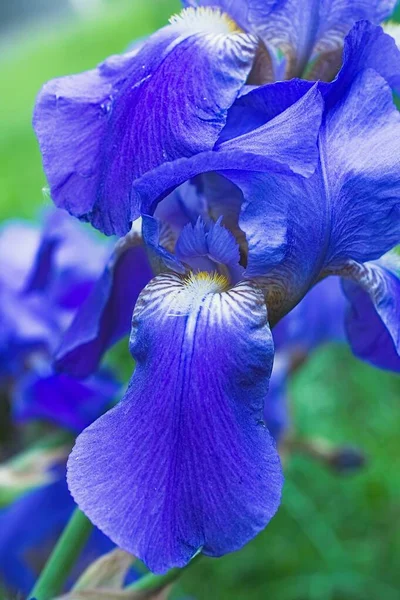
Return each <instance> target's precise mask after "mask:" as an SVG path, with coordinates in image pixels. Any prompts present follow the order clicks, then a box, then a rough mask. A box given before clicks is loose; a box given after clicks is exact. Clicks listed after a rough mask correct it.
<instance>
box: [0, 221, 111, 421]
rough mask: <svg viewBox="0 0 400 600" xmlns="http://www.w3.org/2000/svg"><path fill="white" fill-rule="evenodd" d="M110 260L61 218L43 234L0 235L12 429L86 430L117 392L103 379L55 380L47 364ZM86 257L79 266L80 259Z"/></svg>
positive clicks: (0, 354) (19, 226) (12, 230)
mask: <svg viewBox="0 0 400 600" xmlns="http://www.w3.org/2000/svg"><path fill="white" fill-rule="evenodd" d="M106 254H108V249H107V247H105V246H104V244H102V243H100V242H98V241H96V240H94V239H93V238H92V237H91V236H88V234H87V233H86V232H84V231H83V229H82V227H81V226H79V225H78V223H76V221H75V220H74V219H72V218H71V217H70V216H69V215H67V214H66V213H63V212H62V211H54V212H52V213H50V214H49V215H48V217H47V219H46V223H45V226H44V228H43V231H40V230H39V228H38V227H36V226H34V225H29V224H26V223H11V224H6V225H5V226H3V228H2V231H1V232H0V267H1V269H0V317H1V324H2V326H1V330H0V378H1V380H2V385H4V386H6V387H7V389H9V390H11V404H12V416H13V418H14V421H16V422H24V421H27V420H32V419H35V418H36V419H44V420H49V421H51V422H54V423H57V424H58V425H61V426H62V427H66V428H68V429H71V430H72V431H74V432H79V431H81V430H82V429H83V428H84V427H86V426H87V425H89V424H90V423H91V422H92V421H93V420H94V419H95V418H96V417H97V416H98V415H99V414H101V412H102V411H103V410H104V409H105V407H106V406H107V405H110V404H111V402H112V400H113V398H114V397H115V395H116V393H117V392H118V390H119V384H118V383H117V382H116V380H115V378H114V376H113V375H112V374H111V373H109V372H108V371H105V370H104V371H99V372H97V373H95V374H93V375H91V377H89V378H88V379H86V380H85V381H77V380H76V379H74V378H72V377H70V376H68V375H65V374H61V375H60V374H57V373H54V372H53V370H52V368H51V357H52V354H53V352H54V351H55V349H56V348H57V346H58V344H59V341H60V338H61V335H62V333H63V332H64V330H65V328H66V327H67V326H68V325H69V324H70V322H71V319H72V317H73V315H74V313H75V311H76V310H77V308H78V307H79V306H80V305H81V304H82V302H84V301H85V300H86V298H87V296H88V294H89V293H90V291H91V289H92V287H93V286H94V284H95V281H96V279H97V278H98V277H99V275H100V272H101V270H102V268H103V266H104V263H105V261H106ZM82 257H84V259H82Z"/></svg>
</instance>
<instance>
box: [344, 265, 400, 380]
mask: <svg viewBox="0 0 400 600" xmlns="http://www.w3.org/2000/svg"><path fill="white" fill-rule="evenodd" d="M339 272H341V274H342V276H343V277H345V279H344V281H343V289H344V291H345V293H346V296H347V298H348V300H349V301H350V308H349V311H348V313H347V317H346V327H347V334H348V337H349V341H350V344H351V347H352V350H353V352H354V354H355V355H356V356H358V357H359V358H361V359H362V360H366V361H367V362H371V363H372V364H373V365H375V366H377V367H379V368H381V369H389V370H391V371H396V372H400V279H399V273H400V269H399V261H398V257H395V256H394V255H393V256H392V257H390V255H389V256H388V257H384V258H383V259H381V261H378V262H376V263H366V264H365V265H359V264H356V263H354V262H353V263H349V264H348V265H347V266H346V267H343V268H342V269H341V270H340V271H339Z"/></svg>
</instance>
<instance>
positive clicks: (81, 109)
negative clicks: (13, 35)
mask: <svg viewBox="0 0 400 600" xmlns="http://www.w3.org/2000/svg"><path fill="white" fill-rule="evenodd" d="M216 18H217V21H218V18H219V21H218V23H217V26H216V27H217V29H218V32H217V33H216V31H215V27H213V24H212V23H211V25H210V27H209V30H208V24H207V22H206V20H204V19H203V20H202V21H201V22H199V23H197V21H196V20H195V21H194V22H190V23H186V22H185V21H184V19H180V18H178V19H177V20H176V22H175V23H173V24H171V25H169V26H167V27H164V28H163V29H161V30H160V31H159V32H157V33H155V34H154V35H153V36H151V37H150V38H148V40H147V41H146V42H145V43H144V44H143V46H141V48H140V49H139V50H134V51H132V52H130V53H127V54H125V55H121V56H116V57H111V58H109V59H108V60H107V61H105V62H104V63H102V64H101V65H99V67H98V68H97V69H94V70H92V71H88V72H86V73H82V74H80V75H73V76H69V77H64V78H60V79H55V80H53V81H50V82H49V83H47V84H46V85H45V86H44V87H43V89H42V91H41V93H40V94H39V97H38V100H37V104H36V109H35V115H34V127H35V131H36V134H37V137H38V139H39V144H40V148H41V151H42V155H43V164H44V169H45V172H46V175H47V178H48V181H49V184H50V189H51V194H52V197H53V200H54V202H55V203H56V205H57V206H60V207H63V208H66V209H67V210H68V211H69V212H70V213H71V214H73V215H75V216H77V217H79V218H82V219H84V220H89V221H90V222H91V223H92V224H93V225H94V226H95V227H97V228H99V229H100V230H101V231H103V232H104V233H106V234H108V235H110V234H113V233H116V234H118V235H125V234H126V233H127V232H128V231H129V228H130V224H131V222H132V221H133V220H135V219H136V218H137V217H138V216H140V212H139V210H140V207H139V206H138V205H137V203H136V198H135V196H132V194H131V188H132V184H133V182H134V181H135V180H136V179H137V178H138V177H140V176H141V175H143V174H144V173H146V172H151V171H152V170H153V169H155V168H156V167H158V166H159V165H161V164H163V163H168V162H171V161H174V160H176V159H178V158H181V157H190V156H193V155H195V154H197V153H199V152H204V151H207V150H211V149H212V148H213V146H214V144H215V142H216V140H217V138H218V135H219V133H220V131H221V129H222V127H223V126H224V124H225V121H226V116H227V111H228V109H229V107H230V106H231V105H232V104H233V102H234V100H235V98H236V96H237V94H238V93H239V91H240V90H241V88H242V86H243V85H244V83H245V81H246V78H247V75H248V73H249V71H250V69H251V64H252V59H253V54H254V42H253V41H252V40H250V38H249V36H247V35H245V34H242V33H238V32H232V31H229V27H228V25H227V24H225V23H224V22H223V19H222V18H221V17H220V15H217V17H216ZM219 31H220V33H219Z"/></svg>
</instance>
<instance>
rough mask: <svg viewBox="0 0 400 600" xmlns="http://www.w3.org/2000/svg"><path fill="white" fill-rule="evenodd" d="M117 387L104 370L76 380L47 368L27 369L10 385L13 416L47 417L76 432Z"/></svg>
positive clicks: (94, 416)
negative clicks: (13, 384) (81, 379)
mask: <svg viewBox="0 0 400 600" xmlns="http://www.w3.org/2000/svg"><path fill="white" fill-rule="evenodd" d="M119 388H120V385H119V383H117V381H116V380H115V378H114V377H113V376H112V375H111V373H109V372H108V371H100V372H99V373H96V375H93V376H92V377H89V378H88V379H86V380H85V381H79V380H77V379H73V378H72V377H69V376H68V375H64V374H55V373H53V372H51V370H50V369H47V368H41V369H38V370H31V371H30V372H29V373H27V374H26V375H25V376H23V377H21V378H19V380H18V382H17V384H16V387H15V388H14V391H13V398H12V408H13V418H14V419H15V421H16V422H20V423H24V422H26V421H31V420H33V419H36V420H44V421H50V422H52V423H56V424H57V425H59V426H60V427H63V428H66V429H71V430H72V431H74V432H77V433H79V432H80V431H82V430H83V429H85V427H87V426H88V425H90V424H91V423H93V421H94V420H95V419H97V418H98V417H99V416H100V415H101V414H102V413H103V412H104V410H105V409H106V407H107V406H111V404H112V402H113V400H114V399H115V396H116V394H117V392H118V391H119Z"/></svg>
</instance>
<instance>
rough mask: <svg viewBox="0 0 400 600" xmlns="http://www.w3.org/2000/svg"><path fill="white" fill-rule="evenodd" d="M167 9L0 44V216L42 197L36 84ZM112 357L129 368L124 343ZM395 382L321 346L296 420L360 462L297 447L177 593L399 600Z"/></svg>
mask: <svg viewBox="0 0 400 600" xmlns="http://www.w3.org/2000/svg"><path fill="white" fill-rule="evenodd" d="M176 10H179V4H178V2H177V1H176V2H173V1H172V0H158V2H157V3H154V2H141V1H139V0H136V1H130V2H124V1H122V0H120V1H116V2H113V3H112V4H110V7H109V8H108V9H107V11H106V12H104V13H102V14H101V15H99V16H98V17H96V19H95V20H90V21H89V20H88V21H84V22H73V23H69V24H64V25H62V26H61V25H58V26H54V27H53V28H51V29H47V30H41V31H38V32H36V33H33V34H32V33H31V32H30V31H26V34H25V35H23V36H21V37H20V38H18V40H17V41H15V42H14V43H10V44H8V45H7V46H6V45H3V46H4V47H3V48H2V53H1V56H0V80H1V81H2V83H3V86H2V88H3V91H2V94H0V165H1V166H0V222H2V221H3V220H5V219H7V218H15V217H26V218H34V217H35V215H36V214H37V212H38V209H39V208H40V207H41V206H43V205H45V204H46V203H49V200H48V199H47V198H46V197H45V195H43V193H42V188H43V187H44V186H45V179H44V176H43V173H42V169H41V163H40V155H39V151H38V148H37V145H36V141H35V138H34V135H33V132H32V130H31V124H30V121H31V113H32V107H33V103H34V98H35V95H36V93H37V91H38V89H39V88H40V86H41V84H42V83H44V82H45V81H46V80H47V79H49V78H51V77H55V76H59V75H64V74H68V73H72V72H79V71H81V70H84V69H87V68H91V67H92V66H94V65H95V64H96V63H98V62H99V61H101V60H102V59H103V58H104V57H106V56H107V55H109V54H112V53H115V52H120V51H122V50H123V49H124V48H125V47H126V46H127V45H128V44H129V42H130V41H132V40H133V39H135V38H138V37H140V36H142V35H145V34H147V33H150V32H151V31H153V30H154V29H156V28H157V27H159V26H161V25H163V24H164V23H165V22H166V20H167V18H168V16H169V15H170V14H171V13H172V12H174V11H176ZM16 251H17V249H16ZM114 362H118V364H120V365H122V370H123V371H124V372H129V370H130V368H131V363H130V358H129V355H128V353H127V350H126V344H125V343H124V344H122V345H120V347H119V349H118V361H115V359H114ZM399 391H400V385H399V379H398V378H397V377H395V376H392V375H390V374H386V373H382V372H379V371H377V370H375V369H373V368H371V367H369V366H367V365H364V364H361V363H360V362H358V361H357V360H356V359H355V358H353V357H352V355H351V353H350V351H349V350H348V349H347V348H346V347H340V346H337V347H327V348H324V349H322V350H320V351H318V353H317V354H315V355H314V356H313V357H312V358H311V360H310V361H309V363H308V364H307V365H306V366H305V367H304V368H303V369H302V371H301V372H300V373H299V374H298V375H297V377H296V378H295V380H294V381H293V382H292V385H291V391H290V396H291V402H292V409H293V422H294V428H295V429H296V431H298V432H299V434H301V435H302V436H303V437H325V438H326V439H328V440H331V441H332V442H334V443H337V444H338V445H340V444H345V443H352V444H354V445H357V446H359V447H360V448H362V449H363V450H364V451H365V453H366V454H367V456H368V465H367V467H366V468H365V469H364V470H363V471H362V472H360V473H359V474H357V475H352V476H347V477H345V476H339V475H335V474H333V473H332V472H330V471H328V469H327V468H326V467H324V466H322V465H321V464H317V463H316V462H313V461H312V460H311V459H309V458H306V457H304V456H291V457H288V458H287V459H286V461H285V462H286V464H285V472H286V485H285V490H284V497H283V503H282V507H281V509H280V511H279V513H278V515H277V516H276V517H275V519H274V520H273V522H272V523H271V524H270V526H269V527H268V528H267V529H266V530H265V531H264V532H263V533H262V534H261V535H259V536H258V537H257V538H256V539H255V540H254V541H253V542H252V543H250V544H249V545H248V546H247V547H246V548H245V549H243V550H242V551H241V552H238V553H235V554H232V555H230V556H226V557H224V558H221V559H218V560H215V559H214V560H213V559H207V558H204V559H202V560H201V561H199V562H198V563H197V564H196V565H194V566H193V567H192V568H190V569H189V570H188V571H187V572H186V573H185V574H184V576H183V578H182V580H181V582H180V584H179V586H178V587H177V588H176V591H175V592H174V597H176V598H179V597H182V596H183V595H185V596H186V597H187V596H190V597H194V598H198V599H199V600H210V599H218V600H225V599H228V598H229V599H236V600H259V599H263V598H266V599H267V598H268V599H269V600H270V599H274V600H275V599H277V600H278V599H279V600H378V599H379V600H380V599H384V600H398V598H399V597H400V572H399V559H400V535H399V521H400V500H399V498H400V455H399V424H400V406H399Z"/></svg>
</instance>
